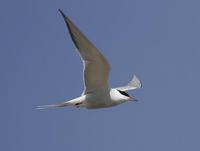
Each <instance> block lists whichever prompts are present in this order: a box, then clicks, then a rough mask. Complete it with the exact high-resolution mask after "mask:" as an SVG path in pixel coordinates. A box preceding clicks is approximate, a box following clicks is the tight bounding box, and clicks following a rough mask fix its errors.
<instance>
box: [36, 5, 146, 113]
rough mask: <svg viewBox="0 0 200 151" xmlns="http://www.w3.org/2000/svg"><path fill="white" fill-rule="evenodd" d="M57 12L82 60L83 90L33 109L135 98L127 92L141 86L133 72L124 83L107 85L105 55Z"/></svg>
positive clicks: (106, 104)
mask: <svg viewBox="0 0 200 151" xmlns="http://www.w3.org/2000/svg"><path fill="white" fill-rule="evenodd" d="M59 12H60V13H61V15H62V17H63V19H64V21H65V23H66V26H67V28H68V31H69V34H70V36H71V39H72V41H73V43H74V45H75V47H76V49H77V52H78V53H79V55H80V57H81V60H82V62H83V68H84V70H83V79H84V80H83V81H84V91H83V93H82V95H81V96H80V97H77V98H75V99H72V100H69V101H65V102H62V103H59V104H51V105H42V106H38V107H37V109H46V108H59V107H66V106H74V107H82V108H87V109H98V108H106V107H112V106H116V105H119V104H122V103H124V102H128V101H137V99H136V98H135V97H133V96H130V95H129V94H128V93H127V91H129V90H134V89H137V88H141V86H142V85H141V82H140V80H139V78H138V77H137V76H135V75H134V76H133V78H132V80H131V81H130V82H129V83H128V84H127V85H126V86H122V87H117V88H110V86H109V84H108V76H109V72H110V69H111V67H110V65H109V63H108V61H107V60H106V58H105V57H104V56H103V55H102V54H101V52H100V51H99V50H98V49H97V48H96V47H95V46H94V45H93V44H92V43H91V42H90V41H89V40H88V39H87V37H86V36H85V35H84V34H83V33H82V32H81V31H80V30H79V29H78V28H77V27H76V26H75V25H74V23H73V22H72V21H71V20H70V19H69V18H68V17H67V16H66V15H65V14H64V13H63V12H62V11H61V10H60V9H59Z"/></svg>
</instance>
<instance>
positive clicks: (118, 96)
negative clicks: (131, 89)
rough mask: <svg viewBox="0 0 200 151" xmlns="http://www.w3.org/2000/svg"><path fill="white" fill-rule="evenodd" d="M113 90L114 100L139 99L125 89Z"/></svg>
mask: <svg viewBox="0 0 200 151" xmlns="http://www.w3.org/2000/svg"><path fill="white" fill-rule="evenodd" d="M112 91H113V93H112V94H113V95H112V98H113V99H114V100H121V101H123V102H125V101H137V100H136V99H135V97H134V96H130V95H129V94H128V93H127V92H125V91H122V90H119V89H113V90H112Z"/></svg>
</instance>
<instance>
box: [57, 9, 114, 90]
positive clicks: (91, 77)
mask: <svg viewBox="0 0 200 151" xmlns="http://www.w3.org/2000/svg"><path fill="white" fill-rule="evenodd" d="M59 11H60V13H61V14H62V16H63V18H64V20H65V23H66V25H67V28H68V30H69V33H70V36H71V39H72V41H73V42H74V45H75V47H76V48H77V50H78V52H79V54H80V57H81V59H82V61H83V67H84V74H83V78H84V87H85V90H84V93H87V92H89V91H93V90H95V89H98V88H102V87H108V76H109V71H110V65H109V63H108V62H107V60H106V58H105V57H104V56H103V55H102V54H101V53H100V52H99V50H98V49H97V48H96V47H95V46H94V45H93V44H92V43H91V42H90V41H89V40H88V39H87V37H86V36H85V35H84V34H83V33H82V32H81V31H80V30H79V29H78V28H77V27H76V26H75V25H74V24H73V22H72V21H71V20H70V19H69V18H68V17H67V16H66V15H65V14H64V13H63V12H62V11H61V10H59Z"/></svg>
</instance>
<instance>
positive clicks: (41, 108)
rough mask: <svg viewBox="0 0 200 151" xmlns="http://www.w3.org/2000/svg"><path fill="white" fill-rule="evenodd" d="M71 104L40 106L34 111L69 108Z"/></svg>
mask: <svg viewBox="0 0 200 151" xmlns="http://www.w3.org/2000/svg"><path fill="white" fill-rule="evenodd" d="M70 105H71V104H69V103H67V102H63V103H60V104H50V105H41V106H37V107H36V108H35V109H36V110H43V109H48V108H59V107H65V106H70Z"/></svg>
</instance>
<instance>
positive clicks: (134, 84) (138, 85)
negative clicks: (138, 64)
mask: <svg viewBox="0 0 200 151" xmlns="http://www.w3.org/2000/svg"><path fill="white" fill-rule="evenodd" d="M141 87H142V84H141V82H140V80H139V78H138V77H137V76H136V75H134V76H133V78H132V80H131V81H130V82H129V83H128V84H127V85H126V86H122V87H118V88H116V89H118V90H121V91H130V90H134V89H138V88H141Z"/></svg>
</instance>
